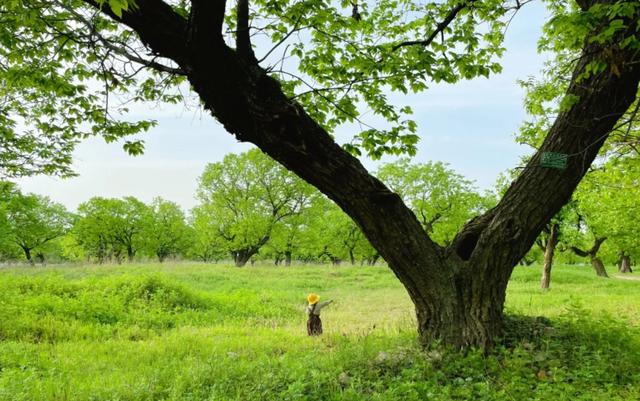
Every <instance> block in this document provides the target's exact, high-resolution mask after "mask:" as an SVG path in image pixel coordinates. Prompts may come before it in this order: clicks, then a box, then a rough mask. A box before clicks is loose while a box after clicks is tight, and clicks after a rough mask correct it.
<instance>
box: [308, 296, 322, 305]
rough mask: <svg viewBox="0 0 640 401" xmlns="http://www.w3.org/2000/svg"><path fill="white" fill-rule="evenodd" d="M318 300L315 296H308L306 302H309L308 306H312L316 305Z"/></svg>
mask: <svg viewBox="0 0 640 401" xmlns="http://www.w3.org/2000/svg"><path fill="white" fill-rule="evenodd" d="M319 300H320V297H319V296H318V295H316V294H309V296H307V301H309V305H313V304H316V303H318V301H319Z"/></svg>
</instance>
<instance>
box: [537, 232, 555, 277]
mask: <svg viewBox="0 0 640 401" xmlns="http://www.w3.org/2000/svg"><path fill="white" fill-rule="evenodd" d="M557 245H558V223H555V224H552V225H551V229H550V231H549V238H548V239H547V244H546V246H545V248H544V264H543V265H542V279H541V280H540V288H541V289H543V290H548V289H549V283H550V282H551V267H552V266H553V254H554V253H555V250H556V246H557Z"/></svg>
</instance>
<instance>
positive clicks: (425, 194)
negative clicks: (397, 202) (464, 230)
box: [377, 159, 493, 245]
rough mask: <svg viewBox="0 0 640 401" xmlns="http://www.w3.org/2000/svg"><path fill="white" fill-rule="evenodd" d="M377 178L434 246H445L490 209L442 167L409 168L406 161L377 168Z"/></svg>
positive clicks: (488, 203)
mask: <svg viewBox="0 0 640 401" xmlns="http://www.w3.org/2000/svg"><path fill="white" fill-rule="evenodd" d="M377 176H378V177H379V178H380V179H381V180H382V181H383V182H384V183H385V184H387V185H388V186H389V187H390V188H391V189H392V190H393V191H394V192H396V193H397V194H399V195H400V196H401V197H402V199H403V200H404V202H405V203H406V204H407V205H408V206H409V207H410V208H411V210H413V212H414V213H415V214H416V217H418V220H419V221H420V223H421V224H422V226H423V227H424V228H425V230H426V231H427V232H428V233H429V236H430V237H431V238H432V239H433V240H435V241H436V242H438V243H440V244H443V245H448V244H449V243H451V241H452V240H453V238H454V236H455V235H456V233H457V232H458V230H459V229H460V228H461V227H462V225H463V224H464V223H466V222H467V221H468V220H470V219H471V218H472V217H474V216H476V215H478V214H480V213H482V212H483V211H484V210H486V209H488V208H489V207H491V206H493V205H492V204H491V203H492V200H491V199H489V198H486V197H482V196H481V195H479V194H478V192H477V190H476V189H475V188H474V187H473V185H472V183H471V182H470V181H467V180H465V179H464V177H462V176H461V175H460V174H457V173H456V172H454V171H453V170H451V169H450V168H448V167H447V166H446V165H445V164H444V163H441V162H436V163H432V162H428V163H424V164H420V163H417V164H412V163H410V161H409V160H408V159H402V160H399V161H397V162H395V163H389V164H386V165H383V166H382V167H380V169H379V170H378V172H377Z"/></svg>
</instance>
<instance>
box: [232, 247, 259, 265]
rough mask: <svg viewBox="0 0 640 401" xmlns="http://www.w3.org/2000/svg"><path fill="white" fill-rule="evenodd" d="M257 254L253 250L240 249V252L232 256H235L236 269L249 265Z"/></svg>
mask: <svg viewBox="0 0 640 401" xmlns="http://www.w3.org/2000/svg"><path fill="white" fill-rule="evenodd" d="M255 253H256V252H254V251H253V250H251V249H240V250H237V251H233V252H231V255H232V256H233V261H234V263H235V265H236V267H243V266H244V265H246V264H247V262H248V261H249V260H250V259H251V257H252V256H253V255H255Z"/></svg>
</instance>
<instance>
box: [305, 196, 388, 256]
mask: <svg viewBox="0 0 640 401" xmlns="http://www.w3.org/2000/svg"><path fill="white" fill-rule="evenodd" d="M308 213H309V214H310V219H309V220H310V222H309V226H308V227H307V228H306V230H305V231H304V233H303V244H304V245H303V249H304V250H305V251H306V252H307V253H308V254H310V256H311V260H327V259H328V260H329V261H330V262H332V263H333V264H339V263H341V262H342V261H345V260H347V261H349V262H350V263H351V264H355V263H356V261H358V260H359V261H361V262H364V261H368V262H374V261H375V260H377V258H378V253H377V251H375V249H373V247H372V246H371V244H370V243H369V241H368V240H367V239H366V238H365V236H364V234H363V233H362V231H361V230H360V228H359V227H358V226H357V225H356V223H355V222H354V221H353V220H352V219H351V218H350V217H349V216H348V215H347V214H346V213H344V212H343V211H342V210H341V209H340V208H339V207H338V206H336V204H334V203H333V202H331V201H330V200H329V199H327V198H325V197H318V198H316V199H315V200H314V202H313V204H312V207H311V208H310V210H309V212H308Z"/></svg>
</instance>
